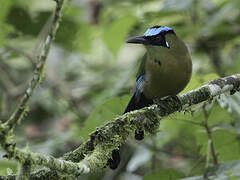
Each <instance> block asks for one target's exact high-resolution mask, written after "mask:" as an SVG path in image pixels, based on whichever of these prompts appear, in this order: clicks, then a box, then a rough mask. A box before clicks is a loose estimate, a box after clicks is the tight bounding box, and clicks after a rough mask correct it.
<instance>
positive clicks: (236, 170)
mask: <svg viewBox="0 0 240 180" xmlns="http://www.w3.org/2000/svg"><path fill="white" fill-rule="evenodd" d="M204 174H205V176H207V178H204V177H203V176H195V177H188V178H183V179H181V180H206V179H209V180H237V179H240V161H232V162H227V163H221V164H219V165H218V166H217V167H216V168H208V169H207V172H205V173H204Z"/></svg>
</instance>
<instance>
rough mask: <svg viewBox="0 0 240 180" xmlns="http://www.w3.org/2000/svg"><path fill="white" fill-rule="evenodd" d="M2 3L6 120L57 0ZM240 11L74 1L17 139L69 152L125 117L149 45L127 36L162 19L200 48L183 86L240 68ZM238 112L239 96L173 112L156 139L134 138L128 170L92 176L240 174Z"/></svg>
mask: <svg viewBox="0 0 240 180" xmlns="http://www.w3.org/2000/svg"><path fill="white" fill-rule="evenodd" d="M0 2H1V7H0V26H1V28H0V73H1V76H0V117H1V120H3V121H5V120H6V119H7V118H8V117H9V116H10V115H11V113H12V112H13V110H14V108H15V107H16V105H17V103H18V99H19V97H20V96H21V95H22V94H23V92H24V90H25V87H26V85H27V83H28V80H29V79H30V77H31V76H32V71H33V67H34V64H35V58H34V57H36V56H37V55H38V54H39V46H41V43H42V38H41V37H42V34H44V33H45V32H46V31H47V28H48V22H49V18H50V17H51V14H52V11H53V8H54V2H53V1H50V0H41V1H38V0H31V1H25V0H16V1H6V0H0ZM239 9H240V1H239V0H201V1H200V0H185V1H177V0H148V1H145V0H132V1H129V0H122V1H119V0H104V1H103V0H83V1H80V0H69V1H68V3H67V4H66V6H65V9H64V14H63V17H62V21H61V24H60V27H59V30H58V32H57V35H56V37H55V44H54V45H53V46H52V48H51V51H50V55H49V57H48V61H47V67H46V78H45V80H44V81H43V83H42V84H41V87H40V88H39V89H38V90H37V91H36V92H35V94H34V96H33V98H32V99H31V103H30V111H29V113H28V116H26V117H25V118H24V121H23V122H22V125H21V126H20V127H18V129H17V132H16V133H17V138H16V141H17V145H18V146H19V147H26V146H28V147H29V148H30V149H31V150H33V151H36V152H41V153H47V154H51V155H54V156H61V155H62V154H63V153H65V152H67V151H70V150H73V149H74V148H76V147H77V146H78V145H79V144H81V143H82V141H83V140H85V139H86V138H87V135H88V134H89V133H90V132H91V131H93V130H94V129H95V128H96V127H99V126H101V125H103V124H105V123H106V122H108V121H111V120H112V119H113V118H114V117H116V116H118V115H120V114H121V113H122V111H123V109H124V107H125V106H126V104H127V102H128V100H129V97H130V96H129V95H131V94H132V92H133V90H134V84H135V73H136V70H137V65H138V64H139V61H140V59H141V58H142V56H143V54H144V49H143V47H141V46H139V45H136V46H134V45H127V44H125V43H124V41H125V39H127V38H128V37H130V36H136V35H141V34H143V33H144V32H145V30H146V29H147V28H148V27H150V26H153V25H166V26H170V27H173V28H174V29H175V32H176V33H177V35H178V36H179V37H180V38H182V39H183V40H184V42H185V43H186V44H187V45H188V47H189V49H190V51H191V55H192V60H193V70H194V71H193V76H192V79H191V82H190V83H189V85H188V87H186V89H185V90H184V91H183V92H187V91H189V90H192V89H194V88H197V87H199V86H201V85H202V84H204V83H206V82H208V81H210V80H212V79H215V78H217V77H219V76H225V75H230V74H234V73H239V69H240V38H239V34H240V25H239V24H240V11H239ZM183 92H182V93H183ZM239 109H240V95H239V93H236V94H234V96H231V97H230V96H229V95H227V94H226V95H222V96H220V97H219V98H218V99H217V100H216V101H215V102H213V103H212V104H211V105H207V106H206V107H205V109H202V108H199V107H198V106H196V107H195V108H194V109H191V110H189V112H188V111H187V112H185V113H184V114H183V113H176V114H174V115H171V116H170V117H167V118H165V119H164V120H162V121H161V125H160V129H159V133H158V134H156V136H154V137H151V138H150V137H148V138H145V140H143V141H142V142H141V143H138V142H136V141H135V140H133V139H131V138H130V139H129V140H128V142H127V144H128V145H127V146H124V147H122V150H121V151H122V155H121V156H122V165H121V166H120V168H119V169H117V170H115V171H111V170H105V171H104V172H102V173H98V174H93V175H85V176H84V179H136V180H139V179H144V180H150V179H159V178H162V179H166V180H167V179H178V178H184V177H185V179H186V180H187V179H188V178H187V177H191V176H193V177H192V179H197V178H199V176H198V175H203V174H205V175H208V174H210V175H211V173H215V174H214V176H211V179H219V178H220V177H221V178H222V179H234V178H235V179H237V178H239V164H240V163H239V161H235V160H239V157H240V152H239V151H240V149H239V147H240V146H239V135H240V134H239V133H240V129H239V128H240V123H239V117H240V113H239ZM203 111H206V112H207V114H208V120H207V121H208V126H209V128H210V129H211V132H212V138H213V144H214V148H215V151H216V153H217V157H218V161H219V163H220V165H219V167H218V168H217V169H214V168H213V169H211V168H208V169H206V168H205V165H206V159H207V153H208V141H209V139H208V135H207V133H206V128H204V126H203V123H204V122H205V120H206V117H205V116H204V113H203ZM140 144H141V145H140ZM129 147H130V148H129ZM143 147H144V148H143ZM129 149H131V152H130V151H128V150H129ZM123 152H124V153H123ZM1 154H3V152H1ZM211 162H212V157H211V158H210V165H212V163H211ZM7 168H10V169H11V170H10V169H7ZM16 170H17V164H16V163H15V162H7V161H6V160H4V159H0V174H7V173H8V174H9V173H10V174H11V173H12V172H13V173H15V172H16ZM11 171H12V172H11ZM189 179H190V178H189Z"/></svg>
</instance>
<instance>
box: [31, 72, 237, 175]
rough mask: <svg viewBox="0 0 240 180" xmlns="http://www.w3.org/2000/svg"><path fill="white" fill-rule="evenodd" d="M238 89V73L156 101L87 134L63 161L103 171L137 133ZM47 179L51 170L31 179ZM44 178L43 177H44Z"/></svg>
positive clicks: (153, 128) (154, 128) (150, 129)
mask: <svg viewBox="0 0 240 180" xmlns="http://www.w3.org/2000/svg"><path fill="white" fill-rule="evenodd" d="M239 90H240V74H235V75H232V76H228V77H225V78H220V79H215V80H213V81H211V82H209V83H207V84H205V85H203V86H202V87H200V88H197V89H195V90H192V91H190V92H187V93H185V94H182V95H179V96H177V97H167V98H165V99H163V100H161V99H160V100H155V103H156V104H155V105H152V106H150V107H145V108H143V109H140V110H136V111H132V112H129V113H126V114H124V115H122V116H119V117H117V118H115V119H114V121H113V122H110V123H107V124H106V125H104V126H102V127H100V128H97V130H96V131H95V132H93V133H92V134H91V135H90V138H89V140H88V141H87V142H85V143H84V144H82V145H81V146H80V147H79V148H77V149H76V150H74V151H73V152H69V153H67V154H65V155H64V156H63V159H64V160H68V161H73V162H82V163H84V164H85V165H86V166H87V167H89V169H90V172H94V171H99V170H100V169H102V168H104V167H105V165H106V163H107V160H108V159H109V158H110V157H111V152H112V150H113V149H118V148H119V146H120V145H121V144H122V143H123V142H124V141H125V140H126V139H127V137H128V136H129V135H132V134H133V133H134V132H135V131H137V130H144V131H145V132H147V133H150V134H154V133H155V132H156V130H157V129H158V127H159V122H160V120H161V119H162V118H163V117H165V116H168V115H169V114H172V113H174V112H177V111H185V110H188V109H189V108H191V107H192V106H193V105H196V104H199V103H203V102H209V103H210V102H211V101H212V100H213V99H214V98H215V97H217V96H219V95H221V94H224V93H226V92H230V94H233V93H235V92H236V91H239ZM46 174H47V176H49V175H50V174H51V172H50V171H48V170H46V171H43V170H41V171H39V172H36V173H35V174H32V177H39V176H45V175H46ZM45 177H46V176H45Z"/></svg>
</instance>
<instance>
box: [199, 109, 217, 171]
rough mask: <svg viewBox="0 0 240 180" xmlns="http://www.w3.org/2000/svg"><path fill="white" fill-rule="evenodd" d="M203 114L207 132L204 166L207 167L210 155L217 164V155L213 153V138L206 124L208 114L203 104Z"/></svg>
mask: <svg viewBox="0 0 240 180" xmlns="http://www.w3.org/2000/svg"><path fill="white" fill-rule="evenodd" d="M203 115H204V123H203V125H204V128H205V129H206V132H207V136H208V148H207V162H206V167H209V161H210V155H211V156H212V158H213V164H214V165H215V166H216V165H217V164H218V159H217V155H216V153H215V149H214V144H213V138H212V131H211V128H210V127H209V125H208V118H209V114H208V112H207V110H206V108H205V106H203Z"/></svg>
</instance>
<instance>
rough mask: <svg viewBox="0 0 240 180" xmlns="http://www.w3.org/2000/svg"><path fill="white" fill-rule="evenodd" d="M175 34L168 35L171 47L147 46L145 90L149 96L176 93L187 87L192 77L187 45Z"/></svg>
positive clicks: (151, 97) (155, 96) (152, 97)
mask: <svg viewBox="0 0 240 180" xmlns="http://www.w3.org/2000/svg"><path fill="white" fill-rule="evenodd" d="M174 36H175V35H172V34H171V35H170V36H168V37H166V40H167V41H168V43H169V45H170V49H168V48H165V47H160V46H150V47H147V59H146V63H145V73H146V79H147V82H146V83H145V85H144V91H143V92H144V95H145V96H146V97H147V98H150V99H154V98H157V97H164V96H168V95H176V94H178V93H179V92H180V91H182V90H183V89H184V88H185V86H186V85H187V83H188V82H189V80H190V78H191V73H192V63H191V58H190V55H189V52H188V50H187V47H186V45H185V44H184V43H183V42H182V41H181V40H180V39H179V38H177V37H176V36H175V37H176V38H175V37H174Z"/></svg>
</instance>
